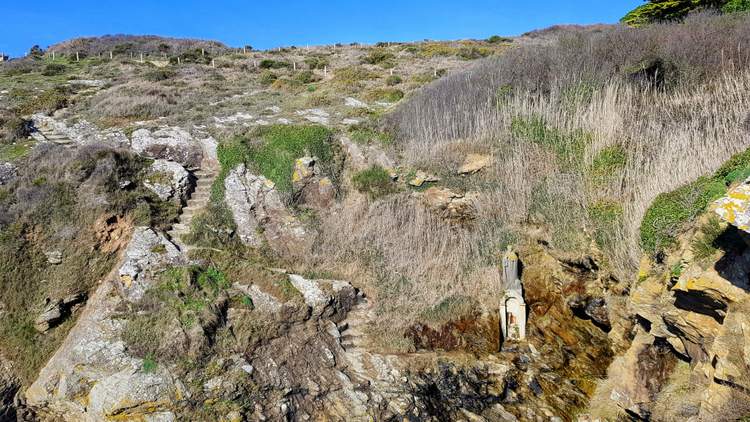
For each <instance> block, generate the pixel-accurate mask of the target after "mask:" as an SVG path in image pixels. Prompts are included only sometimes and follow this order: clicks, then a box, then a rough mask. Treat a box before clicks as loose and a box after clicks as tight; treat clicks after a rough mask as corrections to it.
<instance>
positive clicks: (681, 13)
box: [622, 0, 750, 26]
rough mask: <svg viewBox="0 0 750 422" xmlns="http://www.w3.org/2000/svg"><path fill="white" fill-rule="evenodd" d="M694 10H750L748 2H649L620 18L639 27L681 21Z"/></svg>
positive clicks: (698, 0)
mask: <svg viewBox="0 0 750 422" xmlns="http://www.w3.org/2000/svg"><path fill="white" fill-rule="evenodd" d="M695 10H720V11H722V12H724V13H735V12H743V11H746V10H750V1H748V0H650V1H648V2H647V3H646V4H644V5H641V6H638V7H637V8H635V9H634V10H632V11H631V12H630V13H628V14H627V15H625V17H623V18H622V22H623V23H625V24H628V25H632V26H641V25H646V24H650V23H654V22H663V21H674V20H679V19H683V18H684V17H685V16H687V15H688V14H689V13H690V12H693V11H695Z"/></svg>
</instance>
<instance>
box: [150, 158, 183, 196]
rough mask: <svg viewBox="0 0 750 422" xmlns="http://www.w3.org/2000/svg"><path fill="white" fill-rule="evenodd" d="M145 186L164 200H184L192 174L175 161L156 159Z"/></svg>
mask: <svg viewBox="0 0 750 422" xmlns="http://www.w3.org/2000/svg"><path fill="white" fill-rule="evenodd" d="M148 172H149V174H148V176H146V180H145V181H144V183H143V184H144V186H146V187H147V188H148V189H149V190H151V191H152V192H154V193H155V194H156V196H158V197H159V199H161V200H162V201H170V200H175V201H183V200H185V197H186V196H187V193H188V189H189V188H190V177H189V176H190V174H189V173H188V172H187V170H185V168H184V167H182V166H181V165H180V164H178V163H176V162H174V161H167V160H154V162H153V163H152V164H151V167H150V168H149V170H148Z"/></svg>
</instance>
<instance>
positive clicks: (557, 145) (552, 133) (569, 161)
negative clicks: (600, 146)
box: [510, 117, 592, 171]
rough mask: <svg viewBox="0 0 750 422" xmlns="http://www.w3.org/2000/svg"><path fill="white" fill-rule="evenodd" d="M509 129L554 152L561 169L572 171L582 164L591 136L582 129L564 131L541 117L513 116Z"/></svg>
mask: <svg viewBox="0 0 750 422" xmlns="http://www.w3.org/2000/svg"><path fill="white" fill-rule="evenodd" d="M510 131H511V134H512V135H513V136H515V137H516V138H519V139H525V140H527V141H531V142H533V143H535V144H537V145H539V146H541V147H542V148H545V149H547V150H548V151H551V152H553V153H554V154H555V156H556V157H557V161H558V164H559V165H560V167H561V169H562V170H565V171H574V170H578V169H580V168H581V167H582V165H583V154H584V152H585V151H586V146H587V145H589V144H590V143H591V139H592V136H591V134H590V133H588V132H586V131H583V130H573V131H564V130H562V129H558V128H556V127H552V126H550V125H548V124H547V122H545V121H544V119H543V118H541V117H529V118H524V117H514V118H513V120H512V121H511V125H510Z"/></svg>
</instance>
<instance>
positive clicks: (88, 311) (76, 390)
mask: <svg viewBox="0 0 750 422" xmlns="http://www.w3.org/2000/svg"><path fill="white" fill-rule="evenodd" d="M162 248H164V250H162ZM177 254H178V253H177V252H176V249H174V245H171V244H169V242H167V241H166V239H165V238H164V236H163V235H161V234H158V233H156V232H154V231H153V230H152V229H150V228H145V227H139V228H136V230H135V232H134V233H133V238H132V239H131V241H130V245H129V246H128V248H127V251H126V253H125V257H124V260H123V263H122V265H121V266H120V268H119V270H117V271H116V272H115V274H113V276H112V277H111V278H109V279H106V280H104V281H102V283H101V284H100V285H99V287H98V288H97V289H96V291H95V292H94V294H93V295H92V296H91V298H90V299H89V300H88V302H87V305H86V308H85V309H84V311H83V313H82V315H81V316H80V317H79V319H78V321H77V322H76V325H75V326H74V327H73V329H71V331H70V333H69V334H68V336H67V337H66V339H65V341H64V342H63V344H62V345H61V346H60V348H59V349H58V350H57V351H56V352H55V354H54V355H53V356H52V358H51V359H50V360H49V362H47V364H46V365H45V366H44V368H42V370H41V371H40V373H39V376H38V377H37V379H36V381H35V382H34V383H33V384H32V385H31V386H30V387H29V388H28V389H27V390H26V392H25V394H26V403H27V406H29V407H30V408H31V409H32V410H33V411H35V412H36V413H37V414H38V415H39V416H40V417H42V418H47V419H49V420H62V421H71V422H72V421H92V422H93V421H101V420H108V419H117V418H119V419H123V420H174V409H175V406H176V405H177V403H179V401H180V400H182V399H184V397H185V394H184V392H185V388H184V387H183V385H182V384H181V382H180V381H179V380H178V379H177V378H176V377H175V376H174V375H173V374H171V373H170V372H169V370H168V369H167V368H163V367H158V368H155V369H153V370H145V369H144V365H143V360H142V359H139V358H135V357H132V356H130V355H129V354H128V352H127V350H126V347H125V343H124V342H123V340H122V338H121V333H122V330H123V327H124V323H125V322H124V321H123V320H122V319H121V318H120V313H121V312H122V309H123V307H124V306H126V305H125V304H126V302H127V301H128V298H130V299H133V298H137V297H139V296H140V294H142V292H143V291H144V290H145V289H146V288H147V287H148V283H149V280H151V279H152V278H151V271H154V270H156V269H157V268H158V266H159V265H161V264H164V263H166V262H168V260H169V259H170V258H173V257H175V256H176V255H177ZM118 290H123V293H124V295H121V294H120V293H119V292H118Z"/></svg>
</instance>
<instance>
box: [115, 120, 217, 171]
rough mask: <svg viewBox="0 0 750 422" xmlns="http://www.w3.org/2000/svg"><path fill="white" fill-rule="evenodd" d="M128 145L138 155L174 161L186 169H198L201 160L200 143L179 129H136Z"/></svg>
mask: <svg viewBox="0 0 750 422" xmlns="http://www.w3.org/2000/svg"><path fill="white" fill-rule="evenodd" d="M130 144H131V147H132V148H133V150H135V151H136V152H138V153H139V154H143V155H145V156H147V157H149V158H154V159H163V160H169V161H175V162H177V163H180V164H182V165H183V166H184V167H186V168H198V167H200V164H201V161H202V159H203V146H202V145H201V143H199V142H198V141H196V140H195V139H194V138H193V137H192V136H191V135H190V134H189V133H188V132H187V131H185V130H184V129H181V128H179V127H164V128H160V129H157V130H154V131H150V130H148V129H138V130H136V131H135V132H133V135H132V137H131V141H130Z"/></svg>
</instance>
